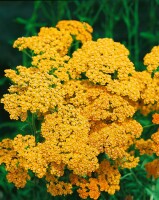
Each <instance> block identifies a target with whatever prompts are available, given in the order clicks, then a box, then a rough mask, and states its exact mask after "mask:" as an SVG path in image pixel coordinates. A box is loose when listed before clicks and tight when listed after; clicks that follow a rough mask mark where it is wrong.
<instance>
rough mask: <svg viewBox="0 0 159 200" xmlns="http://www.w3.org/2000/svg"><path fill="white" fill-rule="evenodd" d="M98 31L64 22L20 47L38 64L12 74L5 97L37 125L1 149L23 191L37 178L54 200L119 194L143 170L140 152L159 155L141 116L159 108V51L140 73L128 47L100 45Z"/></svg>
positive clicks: (18, 115) (12, 109)
mask: <svg viewBox="0 0 159 200" xmlns="http://www.w3.org/2000/svg"><path fill="white" fill-rule="evenodd" d="M92 31H93V30H92V27H91V26H90V25H89V24H87V23H82V22H79V21H74V20H70V21H66V20H64V21H60V22H59V23H58V24H57V25H56V27H55V28H47V27H43V28H41V29H40V32H39V33H38V35H37V36H33V37H22V38H19V39H17V40H16V41H15V42H14V47H17V48H18V49H19V50H20V51H25V52H26V53H27V54H28V55H29V56H30V57H31V59H32V60H31V63H30V67H25V66H17V67H16V70H11V69H7V70H5V73H6V77H8V78H10V79H11V81H12V85H11V86H10V88H9V94H5V95H4V96H3V98H2V99H1V102H2V103H3V104H4V108H5V110H7V111H8V112H9V114H10V118H11V119H15V120H18V119H20V120H21V121H25V122H27V123H28V124H29V125H30V127H31V132H29V133H27V132H26V134H18V135H17V136H16V137H15V138H14V139H13V140H11V139H4V140H2V142H1V143H0V163H1V164H2V163H4V165H5V167H6V170H7V172H8V174H7V179H8V181H9V182H12V183H14V184H15V186H16V187H17V188H23V187H25V185H26V183H27V181H28V180H30V179H31V178H32V175H31V173H33V174H34V176H35V177H37V178H38V179H45V180H46V184H47V191H48V192H49V193H51V195H52V196H59V195H71V196H73V195H76V192H77V193H78V195H79V197H80V198H81V199H88V198H91V199H99V198H100V197H101V198H104V197H103V195H107V194H109V195H113V194H115V192H117V191H119V192H118V193H120V187H122V185H121V186H120V179H121V180H122V178H124V177H126V176H127V174H124V173H125V172H126V170H127V169H129V170H131V169H132V168H135V167H137V166H138V165H139V162H140V157H141V156H140V154H141V155H142V154H156V155H157V156H158V137H159V136H158V135H159V134H158V133H159V132H156V133H154V134H153V135H152V136H150V137H149V139H147V140H146V139H145V140H144V137H143V136H142V131H143V128H142V126H141V124H140V123H139V122H138V121H137V120H135V119H134V118H135V117H134V116H135V113H136V112H137V111H138V110H140V112H142V113H144V114H148V113H149V112H151V111H155V110H158V107H159V104H158V102H159V97H158V95H157V94H158V92H159V86H158V85H159V78H158V76H159V72H157V70H156V69H157V67H158V63H159V54H158V52H159V47H154V48H153V50H152V52H151V53H149V54H147V55H146V56H145V58H144V63H145V65H147V66H148V67H147V70H145V71H142V72H138V71H135V67H134V65H133V63H132V62H131V61H130V59H129V58H128V56H129V51H128V50H127V49H126V48H125V46H124V45H122V44H120V43H119V42H114V41H113V40H112V39H108V38H102V39H98V40H97V41H93V40H92V36H91V33H92ZM154 116H156V115H154ZM155 119H156V118H155ZM156 163H158V161H153V162H152V163H151V164H147V165H146V169H147V171H148V173H149V174H150V175H154V176H155V178H156V177H158V176H157V175H156V174H155V172H154V171H153V172H152V171H151V169H152V168H150V167H149V166H150V165H153V166H154V165H156ZM131 174H133V171H131Z"/></svg>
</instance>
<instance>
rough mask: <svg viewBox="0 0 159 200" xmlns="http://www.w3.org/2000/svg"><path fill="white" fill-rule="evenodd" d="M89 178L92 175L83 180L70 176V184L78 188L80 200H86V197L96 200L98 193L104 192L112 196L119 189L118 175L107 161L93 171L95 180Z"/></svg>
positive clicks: (73, 175)
mask: <svg viewBox="0 0 159 200" xmlns="http://www.w3.org/2000/svg"><path fill="white" fill-rule="evenodd" d="M91 176H92V174H89V175H88V177H87V179H85V178H82V177H80V176H77V175H75V174H71V175H70V180H71V183H72V185H76V186H78V187H79V189H78V190H77V191H78V193H79V196H80V197H81V198H82V199H87V197H88V196H89V197H90V198H92V199H98V198H99V196H100V192H103V191H105V192H108V193H109V194H111V195H112V194H114V193H115V191H116V190H119V189H120V187H119V182H120V173H119V171H118V169H117V168H115V167H113V166H111V165H110V163H109V161H107V160H103V161H102V162H101V163H100V165H99V168H98V169H97V170H96V171H95V178H92V177H91Z"/></svg>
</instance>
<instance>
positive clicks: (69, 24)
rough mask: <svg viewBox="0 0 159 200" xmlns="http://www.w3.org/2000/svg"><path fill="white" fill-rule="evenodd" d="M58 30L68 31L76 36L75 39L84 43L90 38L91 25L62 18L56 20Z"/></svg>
mask: <svg viewBox="0 0 159 200" xmlns="http://www.w3.org/2000/svg"><path fill="white" fill-rule="evenodd" d="M56 28H58V29H59V30H60V31H64V32H69V33H70V35H73V36H75V37H76V40H79V41H81V42H82V43H85V42H87V41H89V40H92V35H91V33H92V32H93V29H92V27H91V26H90V25H89V24H87V23H86V22H83V23H81V22H79V21H76V20H63V21H60V22H58V24H57V25H56Z"/></svg>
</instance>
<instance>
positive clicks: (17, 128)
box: [0, 0, 159, 200]
mask: <svg viewBox="0 0 159 200" xmlns="http://www.w3.org/2000/svg"><path fill="white" fill-rule="evenodd" d="M64 19H74V20H79V21H85V22H87V23H89V24H90V25H91V26H92V27H93V29H94V32H93V39H94V40H96V39H97V38H103V37H109V38H113V39H114V40H115V41H117V42H121V43H122V44H124V45H125V46H126V47H127V48H128V49H129V51H130V59H131V60H132V61H133V63H134V64H135V67H136V70H139V71H142V70H143V69H145V67H144V66H143V57H144V55H145V54H146V53H148V52H149V51H150V50H151V48H152V47H153V46H156V45H159V0H61V1H60V0H59V1H56V0H52V1H0V67H1V69H0V98H2V96H3V94H5V93H7V89H8V87H9V85H10V82H9V80H8V79H6V78H5V77H4V69H7V68H12V69H14V68H15V67H16V66H17V65H24V64H25V63H26V62H27V57H26V56H25V55H24V54H22V53H21V52H19V51H18V50H17V49H14V48H13V47H12V44H13V42H14V41H15V40H16V39H17V38H18V37H22V36H33V35H36V34H37V32H38V31H39V29H40V27H42V26H48V27H50V26H55V25H56V24H57V22H58V21H59V20H64ZM22 127H23V124H22V123H20V122H14V121H11V120H10V119H9V114H8V113H7V112H6V111H5V110H4V108H3V105H2V104H0V138H1V139H2V138H6V137H10V138H13V137H14V136H15V135H16V134H17V133H20V132H21V130H22ZM0 173H1V177H2V175H3V177H2V178H1V179H0V199H8V200H9V199H30V198H31V197H29V196H28V197H26V196H27V194H24V193H25V192H26V190H25V192H24V191H23V192H22V193H21V192H19V193H18V195H19V196H17V195H16V196H14V195H13V191H14V192H15V193H16V192H17V190H16V189H15V188H14V187H13V186H12V185H7V186H6V185H5V186H4V183H5V181H6V180H5V176H4V174H5V172H4V171H3V168H2V169H1V171H0ZM26 193H27V192H26ZM49 198H51V197H48V196H47V197H46V199H49ZM36 199H38V198H36ZM39 199H40V197H39ZM43 199H45V198H44V197H43Z"/></svg>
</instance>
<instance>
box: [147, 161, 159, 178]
mask: <svg viewBox="0 0 159 200" xmlns="http://www.w3.org/2000/svg"><path fill="white" fill-rule="evenodd" d="M145 168H146V171H147V176H148V177H151V176H153V177H154V178H155V179H156V178H158V177H159V159H155V160H153V161H152V162H149V163H147V164H146V165H145Z"/></svg>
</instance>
